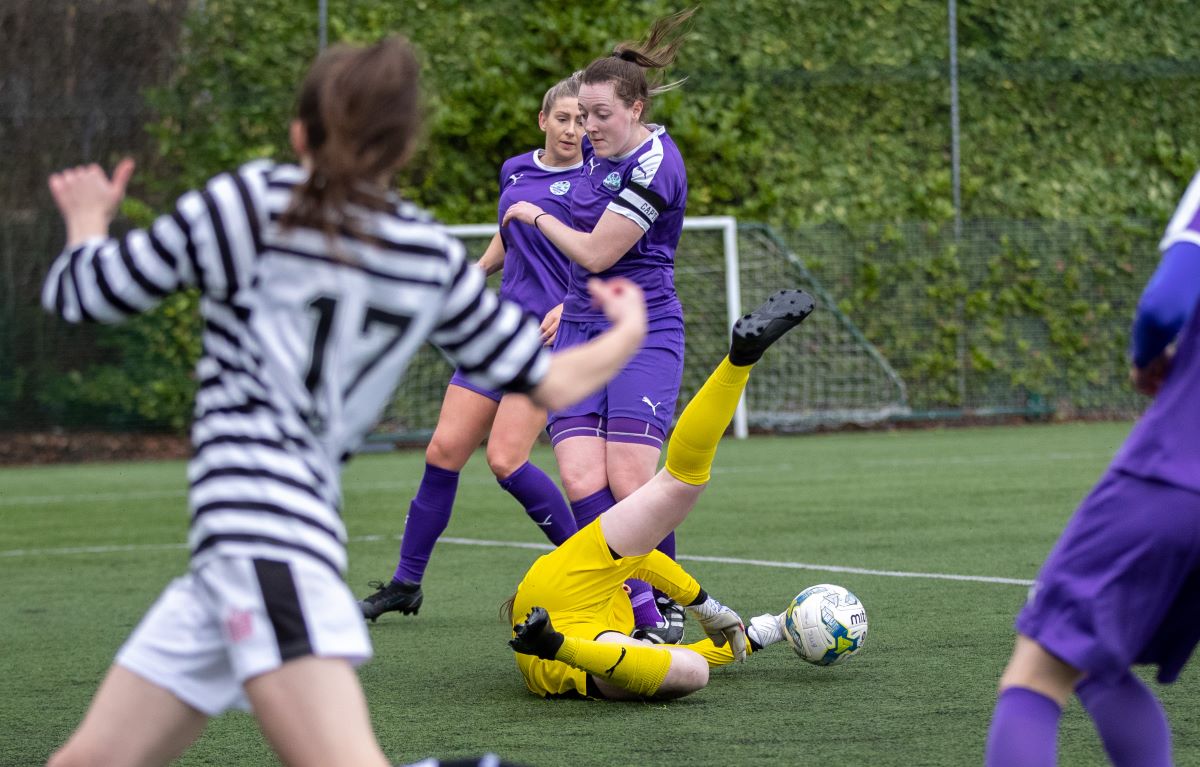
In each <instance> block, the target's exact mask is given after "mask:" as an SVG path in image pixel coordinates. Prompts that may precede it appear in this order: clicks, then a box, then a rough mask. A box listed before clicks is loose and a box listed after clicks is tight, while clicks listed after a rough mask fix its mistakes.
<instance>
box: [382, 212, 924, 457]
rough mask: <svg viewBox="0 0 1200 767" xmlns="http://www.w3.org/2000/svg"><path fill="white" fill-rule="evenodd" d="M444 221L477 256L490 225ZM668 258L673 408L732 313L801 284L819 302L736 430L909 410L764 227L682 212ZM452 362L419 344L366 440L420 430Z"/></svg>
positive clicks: (720, 347) (892, 378) (408, 436)
mask: <svg viewBox="0 0 1200 767" xmlns="http://www.w3.org/2000/svg"><path fill="white" fill-rule="evenodd" d="M449 229H450V231H451V232H452V233H453V234H455V235H456V236H457V237H459V238H460V239H461V240H462V241H463V244H464V245H465V246H466V248H467V252H468V253H469V254H470V255H471V257H472V258H478V257H479V256H480V255H481V254H482V253H483V250H484V248H485V247H486V246H487V243H488V241H489V240H490V239H491V237H492V235H493V234H494V233H495V231H496V226H495V224H479V225H465V226H452V227H449ZM675 264H676V265H675V283H676V287H677V289H678V291H679V298H680V301H681V302H682V303H683V307H684V322H685V331H686V337H687V342H686V343H687V346H686V350H685V365H684V374H683V384H682V386H681V387H680V393H679V400H678V403H679V404H678V407H679V409H682V407H683V405H684V404H686V403H687V402H688V400H689V399H691V396H692V395H693V394H694V393H695V392H696V390H697V389H699V388H700V386H701V385H702V384H703V383H704V380H705V378H707V376H708V374H709V372H710V371H711V370H712V368H713V367H714V366H715V365H716V364H717V363H718V362H719V361H720V360H721V358H722V357H723V356H724V355H725V353H726V352H727V351H728V347H729V328H730V327H731V325H732V323H733V320H734V319H736V318H737V317H738V316H739V315H740V314H741V312H742V311H743V310H747V311H748V310H749V309H751V308H753V307H755V306H757V305H758V304H759V303H761V302H762V301H763V300H765V299H766V297H767V296H769V295H770V294H771V293H772V292H774V291H775V290H778V289H779V288H785V287H801V288H804V289H805V290H807V291H808V292H809V293H811V294H812V295H813V298H815V299H816V303H817V311H816V312H814V313H813V315H812V316H811V317H809V318H808V319H807V320H806V321H805V323H804V325H803V326H802V327H801V328H800V329H799V330H798V331H796V332H792V333H789V334H788V335H787V336H785V337H784V338H783V339H782V340H781V341H780V342H779V343H777V344H776V346H775V347H773V348H772V349H771V351H770V352H769V353H768V354H767V355H766V356H765V357H764V358H763V361H762V362H761V363H759V365H758V366H757V367H756V368H755V371H754V376H753V377H752V378H751V380H750V385H749V387H748V388H747V390H746V396H745V398H744V399H743V403H742V406H741V407H739V410H738V414H737V417H736V418H735V420H734V425H733V431H734V433H735V434H736V435H737V436H745V435H746V434H747V432H748V431H749V430H751V429H753V430H756V431H759V430H761V431H799V430H808V429H814V428H820V427H829V426H839V425H844V424H847V423H869V422H873V421H879V420H883V419H886V418H888V417H890V416H893V415H896V414H899V413H904V412H907V405H906V400H905V391H904V384H903V382H902V381H901V380H900V378H899V376H897V375H896V373H895V371H894V370H892V368H891V366H890V365H888V363H887V361H886V360H885V359H884V358H883V357H882V355H880V354H879V352H878V350H877V349H875V347H874V346H872V345H871V344H870V343H869V342H868V341H867V340H866V339H865V338H864V337H863V335H862V334H861V333H860V332H859V330H858V328H856V327H855V326H854V324H853V323H852V322H851V321H850V319H849V318H848V317H846V316H845V315H844V314H843V313H841V312H840V311H838V309H837V305H836V301H835V300H834V298H833V297H832V296H831V295H829V293H828V292H827V291H826V290H825V288H824V287H823V286H822V285H821V284H819V283H818V282H817V281H816V280H815V278H814V277H813V276H812V274H811V273H809V272H808V270H807V269H806V268H805V267H804V264H803V261H802V260H801V259H800V258H798V257H797V256H796V255H795V254H793V253H791V252H790V251H789V250H788V249H787V247H786V246H785V245H784V244H783V242H782V240H780V239H779V238H778V237H777V236H775V235H774V233H773V232H772V231H771V230H770V228H769V227H766V226H763V225H758V224H738V222H737V220H736V219H734V218H732V217H724V216H717V217H691V218H688V219H686V220H685V221H684V225H683V237H682V239H681V240H680V243H679V249H678V251H677V255H676V260H675ZM493 279H495V280H498V279H499V277H498V276H497V277H494V278H493ZM452 372H453V370H452V368H451V367H450V364H449V363H448V362H447V361H446V360H445V359H444V358H443V357H442V356H441V354H439V353H438V352H437V351H436V350H434V349H433V348H431V347H426V348H425V349H423V350H422V351H421V352H420V354H418V355H417V356H416V357H415V358H414V359H413V361H412V365H411V367H410V368H409V372H408V374H407V375H406V376H405V378H404V382H403V383H402V384H401V388H400V390H399V392H398V393H397V396H396V399H395V400H394V401H393V402H392V404H391V406H390V407H389V408H388V411H387V413H386V415H385V417H384V419H383V421H382V422H381V423H380V425H379V427H378V428H377V430H376V433H375V435H373V440H378V441H400V440H417V439H422V438H425V437H427V436H428V435H429V434H430V433H431V432H432V430H433V427H434V425H435V424H436V423H437V417H438V411H439V409H440V407H441V401H442V396H443V394H444V393H445V390H446V384H447V382H449V380H450V375H451V373H452Z"/></svg>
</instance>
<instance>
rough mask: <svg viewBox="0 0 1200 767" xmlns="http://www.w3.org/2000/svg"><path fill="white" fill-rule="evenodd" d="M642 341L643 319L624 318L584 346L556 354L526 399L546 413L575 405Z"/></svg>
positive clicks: (617, 368) (610, 375) (619, 366)
mask: <svg viewBox="0 0 1200 767" xmlns="http://www.w3.org/2000/svg"><path fill="white" fill-rule="evenodd" d="M645 337H646V321H645V318H644V316H643V317H634V318H626V319H623V320H621V321H620V322H618V323H617V324H615V325H613V326H612V327H611V328H610V329H609V330H607V331H605V332H604V333H602V334H601V335H599V336H598V337H596V338H595V339H593V340H592V341H589V342H588V343H586V344H581V345H580V346H574V347H571V348H570V349H566V350H564V351H561V352H556V353H555V354H554V356H553V358H552V359H551V360H550V369H549V370H548V371H547V372H546V375H545V377H543V378H542V380H541V382H540V383H538V385H537V386H536V387H534V389H533V391H532V392H530V396H531V397H532V398H533V400H534V402H536V403H537V404H538V405H541V406H542V407H544V408H548V409H550V410H559V409H562V408H564V407H567V406H569V405H573V404H575V403H576V402H578V401H580V400H581V399H583V398H584V397H586V396H588V395H589V394H591V393H593V392H595V391H596V390H598V389H599V388H600V387H601V386H603V385H604V384H606V383H608V381H610V380H612V378H613V376H615V375H616V374H617V373H619V372H620V371H621V369H622V368H624V367H625V363H626V362H628V361H629V358H630V357H632V356H633V355H634V353H636V352H637V350H638V348H639V347H640V346H641V345H642V339H644V338H645Z"/></svg>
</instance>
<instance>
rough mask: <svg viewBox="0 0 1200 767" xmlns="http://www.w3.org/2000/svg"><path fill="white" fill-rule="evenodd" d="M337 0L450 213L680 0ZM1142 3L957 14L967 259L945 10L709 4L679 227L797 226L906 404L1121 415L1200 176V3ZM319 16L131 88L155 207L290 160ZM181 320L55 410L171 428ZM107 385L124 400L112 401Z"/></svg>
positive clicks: (136, 344) (670, 109)
mask: <svg viewBox="0 0 1200 767" xmlns="http://www.w3.org/2000/svg"><path fill="white" fill-rule="evenodd" d="M331 5H332V11H333V16H332V18H331V34H330V37H331V39H334V40H339V39H343V40H359V41H361V40H372V39H375V38H377V37H379V36H380V35H382V34H385V33H387V32H390V31H393V30H398V31H403V32H405V33H406V34H408V35H409V36H410V37H411V38H412V39H413V40H414V41H415V42H416V44H417V45H418V46H419V48H420V51H421V54H422V56H423V59H424V62H425V79H426V86H427V91H428V109H429V115H430V119H429V127H428V135H427V140H426V143H425V148H424V150H423V151H422V152H421V153H420V154H419V155H418V156H417V158H416V160H415V162H414V163H413V164H412V166H411V167H410V168H409V169H408V170H407V171H406V172H405V174H404V175H403V176H402V178H401V179H400V184H401V187H402V188H403V190H404V191H405V193H406V194H408V195H409V196H411V197H412V198H414V199H416V200H417V201H419V202H420V203H422V204H424V205H426V206H428V207H430V208H432V209H433V210H434V211H435V212H436V213H437V214H438V215H439V216H441V217H442V218H443V219H444V220H446V221H448V222H453V223H461V222H478V221H488V220H492V219H493V218H494V216H495V199H496V190H495V176H496V172H497V168H498V166H499V163H500V162H501V161H502V160H503V159H504V158H505V157H507V156H509V155H511V154H513V153H514V152H516V151H519V150H521V149H524V148H527V147H530V146H535V145H538V144H539V143H540V133H538V131H537V128H536V122H535V120H534V117H535V115H536V111H537V107H538V104H539V103H540V98H541V94H542V92H543V91H544V89H545V88H547V87H548V86H549V85H551V84H552V83H553V82H554V81H556V80H557V79H558V78H560V77H562V76H564V75H565V74H567V73H569V72H571V71H572V70H574V69H578V68H581V67H582V66H584V65H586V64H587V62H588V61H589V60H591V59H592V58H593V57H595V56H597V55H602V54H604V53H606V52H607V51H608V50H610V48H611V46H612V44H613V43H615V42H617V41H618V40H621V39H626V38H631V37H637V36H639V35H640V34H641V33H642V32H643V31H644V30H645V28H646V26H647V23H648V20H649V19H650V18H652V17H654V16H656V15H661V14H664V13H667V12H670V11H674V10H678V8H679V6H678V5H675V4H667V3H664V2H646V1H642V2H625V1H617V0H594V2H591V3H588V4H587V5H586V6H585V5H580V4H573V3H568V4H551V3H523V4H512V3H509V2H500V0H489V1H487V2H472V3H442V2H432V1H430V2H406V3H389V4H375V3H350V4H339V3H334V4H331ZM1153 6H1154V7H1153V11H1151V10H1147V8H1148V6H1147V5H1146V4H1144V3H1140V2H1136V0H1125V1H1123V2H1115V1H1110V2H1097V3H1090V4H1086V7H1085V6H1084V4H1078V3H1071V2H1062V1H1060V2H1051V3H1044V2H1034V1H1033V0H1023V1H1022V2H1017V3H1012V2H1005V1H1002V0H982V1H981V2H973V3H969V4H966V3H964V4H962V7H960V8H959V19H960V27H959V40H960V53H959V58H960V61H961V80H962V83H961V116H962V181H963V214H964V216H965V217H966V219H967V220H968V222H971V221H979V222H989V221H990V222H1000V223H996V224H994V225H989V224H985V223H980V224H978V225H976V226H974V227H973V228H972V227H970V226H969V227H968V231H970V232H984V231H991V230H995V232H998V234H995V236H993V235H992V234H987V235H979V236H975V235H972V236H971V237H967V238H966V239H964V240H961V241H959V242H955V241H954V239H953V237H952V236H951V235H950V234H948V232H949V229H950V228H949V222H950V221H951V220H952V219H953V213H954V212H953V209H952V204H951V189H950V178H951V171H950V130H949V109H950V103H949V89H948V80H947V73H946V66H947V65H946V60H947V56H948V52H947V29H946V5H945V3H943V2H932V1H931V0H924V1H918V0H888V1H887V2H879V0H814V1H812V2H806V3H779V2H777V0H729V1H728V2H723V3H719V4H713V5H709V6H705V7H704V8H702V10H701V11H700V13H699V14H698V16H697V17H696V21H695V25H694V30H693V34H692V36H691V38H690V39H689V40H688V42H687V43H686V45H685V46H684V48H683V50H682V53H681V55H680V59H679V62H678V65H677V67H676V68H675V69H674V70H673V71H672V72H671V73H669V74H671V75H672V76H679V75H687V77H688V81H687V83H686V85H685V86H684V88H683V89H682V90H680V91H677V92H673V93H670V94H667V95H666V96H664V97H663V98H662V99H660V101H659V102H658V103H656V104H655V107H654V111H655V114H654V118H655V119H657V120H659V121H662V122H664V123H666V124H667V125H668V127H669V129H670V130H671V133H672V135H673V136H674V138H675V140H676V141H677V142H678V143H679V145H680V148H681V151H682V153H683V155H684V157H685V159H686V160H687V162H688V172H689V185H690V195H689V213H690V214H693V215H704V214H732V215H736V216H738V217H739V218H741V219H743V220H758V221H765V222H769V223H772V224H774V225H777V226H780V227H786V228H788V229H789V230H790V231H794V232H798V233H800V234H797V235H796V236H795V238H794V240H793V244H794V245H795V247H796V249H797V252H798V253H799V255H800V256H801V257H802V258H805V259H811V260H812V261H813V262H814V264H813V265H814V267H815V269H814V270H815V271H816V272H817V273H819V274H820V273H824V274H826V275H827V277H828V279H829V281H830V287H831V289H832V290H833V291H834V294H835V295H836V296H837V298H838V300H839V304H840V308H841V309H842V310H843V311H845V312H846V313H847V314H848V315H849V316H850V317H851V318H852V319H854V321H855V322H856V323H858V324H859V325H860V326H861V327H862V328H863V330H864V332H865V333H866V335H867V337H868V338H869V339H870V340H871V341H872V342H873V343H875V344H876V345H877V346H878V347H879V348H880V350H881V351H882V353H883V354H884V356H885V357H887V358H889V359H892V360H893V362H894V363H897V362H898V364H897V367H898V369H900V371H901V373H902V374H903V375H904V376H905V378H906V379H912V380H914V381H916V380H919V381H921V382H922V384H921V385H922V386H923V387H925V388H923V389H922V391H924V392H925V394H923V395H922V396H923V397H924V400H923V401H922V402H920V403H914V404H918V405H923V406H927V407H930V408H936V407H985V406H987V405H988V404H989V403H992V404H994V403H998V402H1002V401H1003V402H1008V401H1010V400H1013V399H1014V398H1015V399H1022V400H1025V401H1028V400H1029V399H1031V398H1032V399H1039V398H1043V397H1048V398H1057V400H1058V402H1059V405H1060V406H1062V407H1066V408H1068V409H1076V410H1082V411H1095V410H1101V411H1108V410H1114V409H1118V410H1119V409H1123V408H1128V407H1129V406H1130V405H1129V402H1128V401H1127V400H1126V399H1123V398H1122V397H1119V396H1115V395H1113V394H1112V392H1111V387H1108V386H1104V385H1101V384H1103V381H1100V380H1098V379H1103V378H1107V379H1109V380H1111V377H1112V376H1115V375H1119V374H1120V369H1121V368H1122V366H1123V364H1124V361H1123V360H1124V358H1123V355H1124V346H1125V340H1124V333H1123V332H1121V333H1118V332H1114V331H1113V328H1114V327H1118V326H1121V325H1124V324H1127V321H1128V313H1129V312H1130V311H1131V306H1132V300H1133V298H1136V294H1135V295H1134V296H1133V298H1131V297H1130V296H1129V295H1128V293H1129V292H1130V287H1131V286H1135V287H1136V284H1138V283H1139V282H1140V281H1142V280H1144V278H1145V276H1146V274H1148V272H1149V270H1150V269H1151V268H1152V266H1153V263H1154V261H1155V254H1154V249H1153V243H1154V240H1155V239H1156V237H1157V231H1158V230H1160V229H1161V226H1162V224H1163V223H1164V222H1165V220H1166V218H1167V216H1168V215H1169V213H1170V211H1171V209H1172V207H1173V206H1174V204H1175V202H1176V200H1177V199H1178V197H1179V195H1180V193H1181V192H1182V190H1183V187H1184V186H1185V184H1186V181H1187V179H1188V178H1189V177H1190V176H1191V174H1192V173H1193V172H1194V170H1195V168H1196V166H1197V164H1198V159H1200V134H1197V132H1196V131H1195V127H1194V126H1196V125H1198V124H1200V77H1198V76H1197V75H1198V74H1200V65H1198V62H1200V45H1198V43H1197V42H1196V38H1195V36H1194V35H1189V34H1188V33H1187V31H1188V30H1189V29H1191V27H1192V26H1193V25H1192V23H1191V22H1192V21H1193V18H1192V17H1193V14H1192V12H1191V9H1190V7H1189V5H1188V4H1186V3H1167V4H1163V3H1156V4H1153ZM315 7H316V4H315V3H313V2H311V1H310V0H263V1H262V2H255V3H245V2H238V1H236V0H207V1H206V2H205V3H204V4H202V5H201V6H199V8H200V9H201V10H199V11H198V12H196V13H194V14H193V15H192V17H191V18H190V20H189V22H188V25H187V31H186V32H185V35H184V37H183V39H182V41H181V46H180V50H179V54H178V61H177V63H176V66H175V69H174V75H173V76H172V79H171V81H170V83H169V84H168V85H167V86H165V87H163V88H161V89H157V90H155V91H153V92H151V93H149V94H148V95H147V98H148V100H149V102H150V104H151V105H152V107H153V108H154V109H155V110H156V113H157V114H158V115H159V117H158V119H157V120H156V121H155V122H154V123H153V124H152V125H151V126H149V128H150V130H151V131H152V132H153V135H154V136H155V139H156V141H157V143H158V147H159V151H160V152H161V155H162V158H161V159H162V160H163V161H164V162H162V163H160V165H162V166H165V167H166V168H167V169H168V170H167V171H164V172H162V173H160V174H158V175H157V176H155V177H153V178H144V179H141V184H142V186H141V187H140V189H139V191H141V192H142V194H143V197H144V199H146V200H147V201H149V202H150V203H152V204H153V205H155V206H161V205H165V204H167V203H168V202H169V201H170V200H171V199H172V198H173V196H174V195H176V194H178V193H179V192H181V191H182V190H184V189H186V188H188V187H191V186H194V185H197V184H199V183H201V182H202V181H203V180H204V179H205V178H207V177H208V176H210V175H212V174H213V173H215V172H218V171H220V170H223V169H226V168H229V167H231V166H234V165H237V164H238V163H240V162H243V161H245V160H248V159H250V158H253V157H258V156H261V155H264V154H267V155H276V156H279V157H286V156H287V155H288V152H287V149H286V144H285V142H286V132H285V130H284V126H285V122H286V119H287V116H288V112H289V108H290V105H291V99H292V95H293V91H294V88H295V84H296V83H297V81H298V80H299V78H300V76H301V75H302V73H303V71H304V69H305V67H306V66H307V63H308V61H309V59H310V58H311V56H312V55H313V54H314V53H315V47H316V46H315V37H316V35H315V30H316V27H317V19H316V15H315V12H316V8H315ZM138 212H139V213H142V212H143V211H138ZM1080 221H1086V222H1091V223H1082V224H1080V223H1078V222H1080ZM1005 222H1008V223H1005ZM1014 222H1016V223H1014ZM1020 222H1034V223H1030V224H1024V223H1020ZM1055 222H1076V223H1074V224H1071V225H1069V226H1068V225H1067V224H1063V223H1057V224H1056V223H1055ZM1122 222H1133V223H1122ZM989 226H991V230H989V229H988V227H989ZM822 227H827V228H828V227H832V229H828V231H836V232H838V238H839V239H838V242H839V247H840V250H837V251H821V252H816V251H813V250H812V249H811V248H810V247H809V246H807V245H806V244H805V242H806V241H805V237H804V236H803V233H804V232H806V231H807V232H812V231H817V230H820V229H821V228H822ZM1056 227H1057V230H1056ZM1068 230H1069V231H1068ZM1051 231H1057V232H1058V233H1057V234H1054V235H1053V236H1051V235H1050V234H1047V232H1051ZM918 245H919V247H918ZM806 249H807V252H806ZM1114 293H1120V295H1121V298H1120V300H1111V295H1112V294H1114ZM190 305H194V304H188V302H187V301H186V300H185V301H180V302H177V303H174V304H172V306H171V307H170V308H169V309H167V310H165V311H163V312H160V313H159V314H157V315H155V316H154V317H152V318H147V319H144V320H139V321H137V322H134V323H131V324H130V325H129V326H127V327H125V328H122V329H118V330H107V331H105V333H104V337H103V342H104V343H105V344H107V345H108V347H109V348H111V349H113V351H114V355H115V360H114V363H113V364H111V365H100V366H92V367H89V368H87V369H86V370H83V371H74V372H69V373H68V374H67V375H66V377H65V378H62V379H59V381H58V382H57V383H52V384H51V385H49V386H47V387H45V388H44V390H43V396H42V397H41V399H42V400H43V403H44V404H45V405H46V406H47V407H54V408H56V409H57V412H58V415H55V416H54V418H55V420H57V419H58V418H60V417H66V415H65V414H66V413H71V414H72V415H71V418H72V420H74V419H75V418H78V419H79V420H80V421H81V422H86V421H88V420H89V418H90V419H92V420H93V421H94V422H96V423H101V424H111V423H113V420H112V419H113V418H114V417H115V418H118V420H120V418H124V417H125V416H124V415H121V416H113V415H112V413H111V409H112V408H116V409H117V410H120V411H121V412H122V413H128V414H129V415H130V417H131V418H133V417H134V416H136V418H144V419H145V422H146V423H148V424H150V425H154V426H158V427H164V428H171V429H175V428H179V426H180V425H181V424H183V423H184V422H186V420H187V400H188V396H187V395H188V387H189V384H188V383H187V378H186V370H187V367H188V364H189V363H190V359H189V358H190V357H191V356H194V354H195V353H196V348H195V343H194V335H190V336H189V334H194V332H195V327H196V323H195V317H194V311H193V312H191V313H189V311H188V310H187V307H188V306H190ZM901 310H902V311H901ZM906 317H907V319H905V318H906ZM164 321H165V327H164V329H161V330H152V329H151V326H152V325H155V324H156V323H164ZM134 350H137V352H138V356H136V357H135V356H134V355H133V351H134ZM984 373H986V374H987V375H986V376H984V375H982V374H984ZM971 380H978V381H981V380H986V381H987V383H986V384H981V385H979V386H974V387H973V385H972V384H971V383H970V382H971ZM64 382H65V383H64ZM68 384H69V385H68ZM911 385H912V383H911V382H910V386H911ZM117 389H120V390H122V391H124V392H125V395H124V397H125V398H127V400H128V401H126V402H124V403H122V402H121V401H120V400H122V397H113V396H111V391H113V390H117ZM1101 390H1103V392H1105V393H1102V394H1099V393H1098V392H1101ZM1114 397H1115V398H1114ZM2 398H3V392H0V399H2ZM89 413H90V414H91V415H90V416H89Z"/></svg>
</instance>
